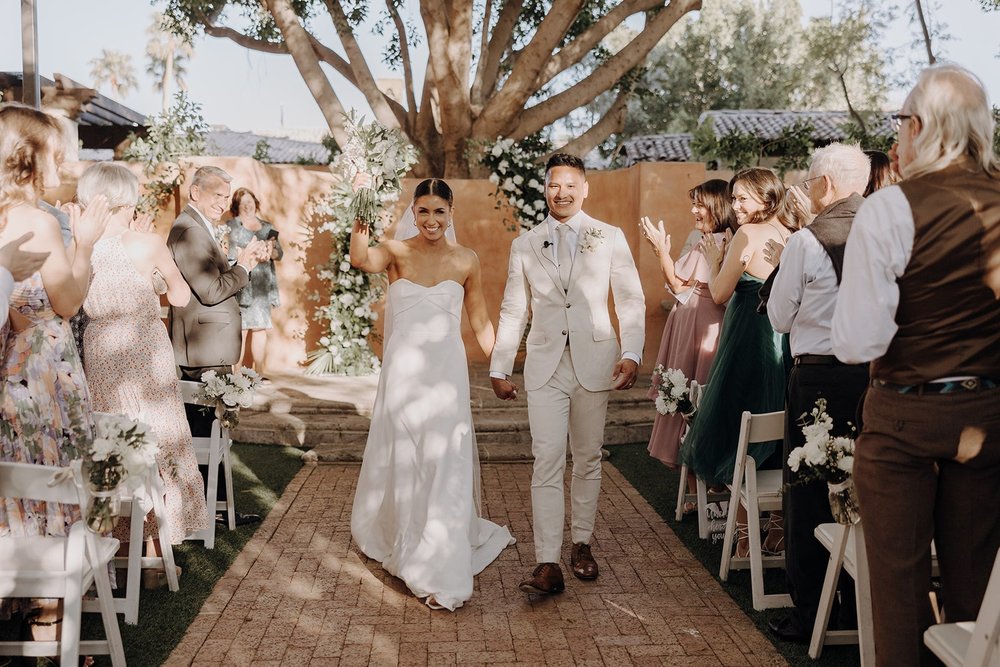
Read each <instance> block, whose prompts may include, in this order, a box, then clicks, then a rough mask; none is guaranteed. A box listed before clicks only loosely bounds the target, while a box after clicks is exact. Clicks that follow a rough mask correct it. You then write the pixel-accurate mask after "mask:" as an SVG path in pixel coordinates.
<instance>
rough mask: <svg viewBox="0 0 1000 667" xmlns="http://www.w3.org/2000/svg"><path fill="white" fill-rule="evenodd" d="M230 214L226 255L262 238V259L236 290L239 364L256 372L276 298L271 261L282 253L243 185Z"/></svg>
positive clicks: (274, 232) (261, 365) (275, 233)
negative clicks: (240, 339) (239, 323)
mask: <svg viewBox="0 0 1000 667" xmlns="http://www.w3.org/2000/svg"><path fill="white" fill-rule="evenodd" d="M229 211H230V213H232V215H233V218H232V219H231V220H230V221H229V223H228V225H229V259H230V261H232V260H235V259H236V256H237V255H238V254H239V251H240V250H242V249H243V248H245V247H246V245H247V243H248V242H249V241H250V239H253V238H257V239H259V240H260V241H262V242H263V243H264V244H265V246H266V248H265V255H266V257H267V260H266V261H261V262H260V263H259V264H257V266H255V267H254V268H253V270H251V271H250V283H249V284H248V285H247V286H246V287H244V288H243V289H242V290H240V293H239V296H238V297H237V299H238V301H239V304H240V318H241V320H242V322H243V355H242V357H241V359H242V361H240V364H241V365H243V366H246V367H247V368H252V369H254V370H256V371H257V372H259V373H263V371H264V354H265V351H266V349H267V331H268V329H270V328H271V326H272V325H271V308H276V307H277V306H278V305H279V303H280V301H279V300H278V276H277V274H276V273H275V270H274V263H275V262H276V261H278V260H280V259H281V258H282V256H283V255H284V254H285V253H284V251H283V250H282V249H281V243H280V242H279V241H278V230H276V229H275V228H274V225H272V224H271V223H270V222H266V221H264V220H262V219H261V218H259V217H258V215H257V214H258V213H260V201H259V200H258V199H257V195H255V194H254V193H253V192H251V191H250V190H248V189H247V188H240V189H238V190H237V191H236V192H235V193H233V201H232V204H231V205H230V207H229Z"/></svg>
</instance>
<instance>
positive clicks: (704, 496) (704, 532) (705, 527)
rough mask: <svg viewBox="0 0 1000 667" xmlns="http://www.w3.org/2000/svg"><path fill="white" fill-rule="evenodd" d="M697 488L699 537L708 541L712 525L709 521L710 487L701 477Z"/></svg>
mask: <svg viewBox="0 0 1000 667" xmlns="http://www.w3.org/2000/svg"><path fill="white" fill-rule="evenodd" d="M695 488H696V489H697V496H698V537H700V538H701V539H703V540H707V539H708V535H709V524H710V522H709V520H708V485H707V484H705V480H703V479H702V478H700V477H699V478H698V480H697V482H696V487H695Z"/></svg>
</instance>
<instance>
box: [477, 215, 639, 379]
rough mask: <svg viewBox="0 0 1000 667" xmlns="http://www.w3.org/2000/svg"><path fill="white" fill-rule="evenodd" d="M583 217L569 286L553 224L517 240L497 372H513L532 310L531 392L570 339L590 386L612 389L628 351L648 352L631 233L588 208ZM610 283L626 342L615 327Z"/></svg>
mask: <svg viewBox="0 0 1000 667" xmlns="http://www.w3.org/2000/svg"><path fill="white" fill-rule="evenodd" d="M578 215H579V216H581V219H580V222H581V225H580V228H579V229H580V231H579V234H578V241H577V247H576V251H575V257H574V260H573V268H572V272H571V273H570V279H569V288H568V289H566V290H564V289H563V287H562V283H561V282H560V280H559V269H558V266H557V264H556V258H555V256H554V254H553V250H554V248H553V247H552V246H551V245H549V232H548V224H547V223H542V224H540V225H538V226H537V227H535V228H534V229H532V230H531V231H530V232H527V233H526V234H523V235H522V236H519V237H518V238H517V239H515V240H514V242H513V243H512V244H511V248H510V264H509V269H508V275H507V286H506V288H505V290H504V298H503V303H502V305H501V307H500V323H499V325H498V327H497V340H496V345H495V347H494V348H493V356H492V361H491V363H490V371H492V372H499V373H506V374H507V375H510V373H511V371H512V370H513V367H514V357H515V355H516V354H517V350H518V347H519V346H520V343H521V336H522V335H523V333H524V328H525V325H527V323H528V319H529V311H530V319H531V330H530V331H529V332H528V339H527V352H528V356H527V359H526V360H525V364H524V385H525V388H526V389H528V390H529V391H530V390H534V389H538V388H539V387H541V386H543V385H544V384H545V383H546V382H548V381H549V378H551V377H552V374H553V373H554V372H555V370H556V366H558V365H559V360H560V358H561V357H562V354H563V351H564V350H565V349H566V345H567V341H568V344H569V348H570V354H571V357H572V361H573V368H574V369H575V371H576V375H577V379H578V380H579V381H580V384H581V386H583V388H584V389H587V390H588V391H606V390H609V389H610V388H611V374H612V372H613V371H614V366H615V364H616V363H617V362H618V360H619V359H621V351H622V350H625V351H626V352H632V353H634V354H636V355H637V356H640V357H641V355H642V346H643V341H644V331H645V319H646V305H645V299H644V298H643V295H642V285H641V284H640V282H639V274H638V272H637V271H636V268H635V263H634V262H633V261H632V253H631V252H630V251H629V247H628V243H627V242H626V240H625V235H624V234H623V233H622V231H621V230H620V229H619V228H617V227H614V226H612V225H608V224H605V223H603V222H601V221H599V220H595V219H594V218H591V217H590V216H588V215H587V214H586V213H583V212H582V211H581V212H580V213H579V214H578ZM609 289H610V290H611V293H612V295H613V296H614V305H615V313H616V315H617V316H618V326H619V329H620V330H621V347H619V344H618V340H617V338H616V336H615V330H614V328H612V326H611V314H610V312H609V309H608V290H609Z"/></svg>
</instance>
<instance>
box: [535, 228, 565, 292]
mask: <svg viewBox="0 0 1000 667" xmlns="http://www.w3.org/2000/svg"><path fill="white" fill-rule="evenodd" d="M548 241H549V226H548V224H547V223H545V222H543V223H541V224H540V225H538V226H537V227H535V228H534V229H532V230H531V240H530V245H531V249H532V251H534V253H535V257H537V258H538V262H539V264H541V265H542V268H543V269H545V273H547V274H549V278H551V279H552V282H554V283H555V285H556V287H558V288H559V290H560V291H562V292H563V293H564V294H565V290H563V287H562V282H561V281H560V280H559V268H558V267H557V266H556V260H555V258H553V257H552V246H550V245H546V244H547V243H548Z"/></svg>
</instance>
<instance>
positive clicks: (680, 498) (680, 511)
mask: <svg viewBox="0 0 1000 667" xmlns="http://www.w3.org/2000/svg"><path fill="white" fill-rule="evenodd" d="M687 476H688V467H687V466H686V465H682V466H681V481H680V483H679V484H678V485H677V509H676V510H675V511H674V520H675V521H680V520H681V519H683V518H684V503H685V502H687ZM698 527H699V528H700V527H701V523H700V520H699V524H698Z"/></svg>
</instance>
